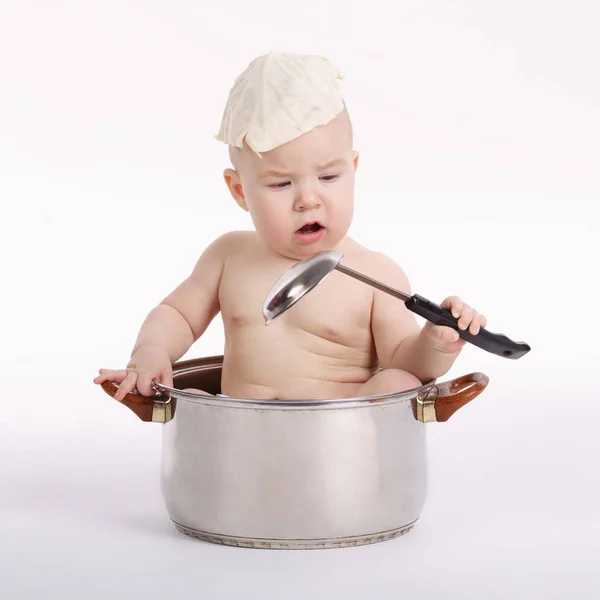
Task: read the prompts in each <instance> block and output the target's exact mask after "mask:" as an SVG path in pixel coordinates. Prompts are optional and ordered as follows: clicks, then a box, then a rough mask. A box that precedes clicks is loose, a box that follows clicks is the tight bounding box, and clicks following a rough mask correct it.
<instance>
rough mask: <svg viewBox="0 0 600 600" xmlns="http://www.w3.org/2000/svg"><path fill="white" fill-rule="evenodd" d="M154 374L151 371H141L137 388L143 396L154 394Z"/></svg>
mask: <svg viewBox="0 0 600 600" xmlns="http://www.w3.org/2000/svg"><path fill="white" fill-rule="evenodd" d="M152 379H153V377H152V375H151V374H150V373H147V372H146V373H140V374H139V377H138V380H137V389H138V391H139V392H140V394H142V395H143V396H152V395H154V389H153V388H152Z"/></svg>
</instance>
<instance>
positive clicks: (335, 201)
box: [226, 111, 358, 259]
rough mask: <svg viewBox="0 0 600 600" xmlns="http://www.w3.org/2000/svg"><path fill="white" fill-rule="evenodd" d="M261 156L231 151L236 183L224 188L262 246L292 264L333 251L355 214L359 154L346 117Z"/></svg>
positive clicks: (344, 114) (246, 150)
mask: <svg viewBox="0 0 600 600" xmlns="http://www.w3.org/2000/svg"><path fill="white" fill-rule="evenodd" d="M261 154H262V158H260V157H258V156H257V155H256V154H255V153H254V152H252V150H251V149H250V148H248V147H246V146H245V147H244V148H243V149H239V150H237V151H235V152H234V153H233V160H234V165H235V167H236V172H237V177H232V180H233V181H232V182H230V183H229V186H230V189H231V191H232V194H233V195H234V197H235V198H236V200H237V201H238V203H240V205H241V206H242V207H243V208H245V209H246V210H248V211H249V212H250V215H251V217H252V220H253V222H254V226H255V227H256V230H257V232H258V233H259V235H260V236H261V237H262V239H263V240H264V241H265V243H266V244H268V245H269V246H270V247H271V248H272V249H273V250H275V251H276V252H278V253H280V254H283V255H284V256H288V257H290V258H295V259H302V258H306V257H307V256H311V255H312V254H314V253H315V252H318V251H321V250H330V249H332V248H334V247H335V246H336V244H337V243H338V242H339V241H340V240H341V239H342V238H343V237H344V236H345V235H346V232H347V231H348V229H349V227H350V224H351V222H352V216H353V212H354V180H355V171H356V167H357V165H358V153H356V152H354V151H353V149H352V132H351V125H350V121H349V119H348V115H347V113H346V112H345V111H344V112H342V113H341V114H340V115H339V116H338V117H336V118H335V119H333V120H332V121H330V122H329V123H328V124H327V125H324V126H322V127H317V128H316V129H313V130H312V131H310V132H308V133H306V134H304V135H302V136H300V137H299V138H296V139H295V140H292V141H291V142H288V143H287V144H283V145H282V146H279V147H277V148H275V149H273V150H270V151H269V152H264V153H261ZM237 178H239V181H238V184H237V188H236V186H235V180H236V179H237ZM226 179H227V172H226ZM232 186H233V188H236V189H232ZM236 192H237V193H236Z"/></svg>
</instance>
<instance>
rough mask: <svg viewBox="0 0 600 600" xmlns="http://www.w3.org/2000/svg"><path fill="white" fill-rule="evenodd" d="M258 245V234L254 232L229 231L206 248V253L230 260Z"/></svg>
mask: <svg viewBox="0 0 600 600" xmlns="http://www.w3.org/2000/svg"><path fill="white" fill-rule="evenodd" d="M255 245H256V232H254V231H244V230H238V231H227V232H226V233H223V234H221V235H220V236H219V237H217V238H215V240H213V242H211V244H210V245H209V246H208V248H206V250H205V252H212V253H215V254H218V255H219V256H220V257H222V258H225V259H226V258H229V257H230V256H233V255H235V254H243V253H245V252H247V251H248V250H249V249H250V248H251V247H254V246H255Z"/></svg>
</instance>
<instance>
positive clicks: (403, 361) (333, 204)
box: [94, 113, 486, 400]
mask: <svg viewBox="0 0 600 600" xmlns="http://www.w3.org/2000/svg"><path fill="white" fill-rule="evenodd" d="M348 130H349V121H348V118H347V115H346V114H345V113H343V114H342V115H340V116H339V117H336V119H334V120H333V121H332V122H330V123H329V124H328V125H326V126H322V127H318V128H316V129H315V130H313V131H312V132H309V133H308V134H305V135H303V136H301V137H299V138H297V139H296V140H293V141H292V142H289V143H287V144H284V145H283V146H280V147H278V148H276V149H274V150H272V151H270V152H267V153H264V154H263V156H262V157H257V156H256V155H254V154H253V153H252V152H251V151H250V150H249V149H248V148H243V149H233V150H232V153H231V156H232V161H233V166H234V168H233V169H226V171H225V173H224V178H225V182H226V184H227V187H228V189H229V191H230V193H231V195H232V196H233V198H234V199H235V201H236V202H237V203H238V204H239V205H240V207H241V208H242V209H244V210H247V211H249V212H250V214H251V216H252V218H253V221H254V224H255V226H256V231H255V232H249V231H234V232H230V233H227V234H225V235H223V236H221V237H220V238H218V239H217V240H215V241H214V242H213V243H212V244H211V245H210V246H209V247H208V248H207V249H206V250H205V251H204V253H203V254H202V256H201V257H200V259H199V260H198V262H197V264H196V266H195V268H194V270H193V272H192V273H191V275H190V277H189V278H188V279H186V280H185V281H184V282H182V283H181V284H180V285H179V286H178V287H177V288H176V289H175V290H173V292H171V293H170V294H169V296H167V297H166V298H165V299H164V300H163V301H162V302H161V303H160V305H159V306H157V307H156V308H155V309H154V310H153V311H151V313H150V314H149V315H148V317H147V318H146V320H145V322H144V323H143V325H142V328H141V330H140V333H139V335H138V339H137V341H136V343H135V346H134V348H133V351H132V356H131V360H130V362H129V364H128V365H127V368H126V369H121V370H111V369H101V370H100V374H99V376H98V377H96V379H95V380H94V381H95V383H98V384H100V383H102V382H103V381H106V380H110V381H115V382H118V383H119V384H120V386H119V390H118V392H117V394H116V395H115V398H116V399H117V400H122V399H123V397H124V396H125V394H126V393H128V392H131V391H133V390H134V389H137V390H138V391H139V392H140V393H141V394H144V395H147V396H149V395H152V394H153V389H152V386H151V382H152V381H153V380H154V381H157V382H160V383H164V384H166V385H172V369H171V365H172V364H173V363H174V362H175V361H176V360H178V359H179V358H181V357H182V356H183V355H184V354H185V353H186V352H187V350H188V349H189V348H190V347H191V346H192V344H193V343H194V342H195V341H196V340H197V339H198V338H199V337H200V336H201V335H202V334H203V333H204V331H205V330H206V328H207V327H208V325H209V324H210V322H211V321H212V320H213V319H214V318H215V317H216V316H217V315H218V314H219V313H220V315H221V317H222V320H223V326H224V332H225V348H224V352H223V354H224V362H223V371H222V385H221V391H222V393H223V394H225V395H227V396H232V397H238V398H260V399H326V398H341V397H346V398H347V397H357V396H370V395H377V394H386V393H393V392H400V391H404V390H408V389H413V388H416V387H419V386H421V385H422V383H425V382H427V381H430V380H432V379H436V378H438V377H440V376H441V375H443V374H444V373H446V372H447V371H448V370H449V369H450V367H451V366H452V364H453V363H454V361H455V360H456V358H457V356H458V355H459V353H460V350H461V349H462V347H463V346H464V344H465V342H464V341H463V340H461V339H459V337H458V334H457V333H456V332H455V331H454V330H452V329H450V328H447V327H439V326H434V325H432V324H431V323H426V324H425V325H424V326H423V327H422V328H421V327H420V326H419V325H418V323H417V321H416V319H415V317H414V315H413V313H411V312H410V311H408V309H406V307H405V306H404V304H403V303H402V302H400V301H399V300H397V299H396V298H393V297H391V296H389V295H388V294H385V293H383V292H380V291H377V290H375V289H373V288H372V287H371V286H368V285H365V284H363V283H361V282H358V281H356V280H354V279H352V278H350V277H347V276H346V275H343V274H342V273H339V272H337V271H333V272H332V273H331V274H330V275H328V277H326V278H325V279H324V280H323V281H322V282H321V283H320V284H319V285H318V286H317V287H316V288H314V289H313V290H312V291H311V292H310V293H309V294H307V295H306V296H305V297H304V298H303V299H302V300H301V301H300V302H298V303H297V304H296V305H294V306H293V307H292V308H290V309H289V310H288V311H287V312H286V313H284V314H283V315H281V316H280V317H279V318H278V319H276V320H275V321H274V322H273V323H271V324H270V325H268V326H265V323H264V318H263V315H262V306H263V303H264V300H265V297H266V296H267V294H268V292H269V290H270V289H271V287H272V286H273V284H274V282H275V281H276V280H277V279H278V278H279V277H280V276H281V275H282V274H283V273H284V272H285V271H286V270H287V269H289V268H290V267H291V266H292V265H293V264H294V263H295V262H296V261H297V260H300V259H302V258H305V257H307V256H311V255H312V254H314V253H315V252H318V251H321V250H325V249H327V250H331V249H333V250H336V251H338V252H340V253H342V254H343V255H344V259H343V262H344V264H345V265H346V266H348V267H350V268H353V269H355V270H357V271H360V272H362V273H365V274H366V275H369V276H371V277H373V278H375V279H379V280H380V281H382V282H384V283H387V284H388V285H391V286H393V287H395V288H397V289H401V290H403V291H405V292H406V293H411V288H410V283H409V281H408V279H407V277H406V275H405V274H404V272H403V271H402V269H401V268H400V267H399V266H398V265H397V264H396V263H395V262H394V261H392V260H391V259H390V258H388V257H386V256H384V255H383V254H380V253H378V252H374V251H372V250H369V249H367V248H365V247H363V246H361V245H360V244H359V243H357V242H356V241H354V240H353V239H352V238H350V237H349V236H348V235H347V230H348V227H349V225H350V223H351V220H352V211H353V201H354V174H355V171H356V169H357V166H358V153H357V152H355V151H353V149H352V136H351V135H349V131H348ZM333 160H336V161H337V163H336V164H335V166H327V167H326V168H325V166H326V165H328V164H329V163H332V161H333ZM272 171H277V173H273V172H272ZM266 172H271V173H270V174H266V175H265V173H266ZM314 221H318V223H319V224H320V225H321V230H322V231H321V233H320V234H319V236H320V237H318V239H316V238H315V239H312V238H311V237H310V235H304V234H299V233H298V230H299V229H300V228H301V227H302V226H303V225H305V224H307V223H312V222H314ZM441 304H442V306H444V307H446V308H448V309H449V310H451V311H452V312H453V314H454V315H455V316H456V317H460V319H459V327H460V328H462V329H467V328H468V329H469V331H470V332H471V333H473V334H477V333H478V331H479V328H480V327H484V326H485V325H486V319H485V317H484V316H483V315H479V314H478V313H477V312H476V311H475V310H473V309H472V308H471V307H469V306H468V305H467V304H465V303H464V302H462V301H461V300H460V298H458V297H456V296H450V297H448V298H446V299H445V300H444V301H443V302H442V303H441ZM188 389H189V388H188ZM194 391H197V392H199V393H205V392H203V391H202V390H194Z"/></svg>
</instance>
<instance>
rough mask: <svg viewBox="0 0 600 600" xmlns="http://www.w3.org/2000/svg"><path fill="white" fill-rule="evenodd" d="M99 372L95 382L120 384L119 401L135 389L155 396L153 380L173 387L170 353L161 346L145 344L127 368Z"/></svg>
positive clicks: (117, 395) (117, 396)
mask: <svg viewBox="0 0 600 600" xmlns="http://www.w3.org/2000/svg"><path fill="white" fill-rule="evenodd" d="M99 373H100V375H98V376H97V377H96V378H95V379H94V383H97V384H101V383H104V382H105V381H114V382H115V383H118V384H119V389H118V390H117V392H116V394H115V396H114V398H115V400H118V401H119V402H120V401H121V400H123V398H124V397H125V395H126V394H128V393H130V392H131V391H133V390H137V391H138V392H139V393H140V394H142V395H143V396H153V395H154V389H153V388H152V381H156V382H157V383H162V384H164V385H168V386H170V387H173V370H172V366H171V361H170V359H169V355H168V353H167V352H166V351H165V350H164V349H163V348H160V347H159V346H143V347H142V348H140V349H139V350H137V351H136V353H135V354H134V355H133V356H132V357H131V360H130V361H129V364H128V365H127V368H125V369H120V370H114V369H100V371H99Z"/></svg>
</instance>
